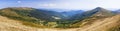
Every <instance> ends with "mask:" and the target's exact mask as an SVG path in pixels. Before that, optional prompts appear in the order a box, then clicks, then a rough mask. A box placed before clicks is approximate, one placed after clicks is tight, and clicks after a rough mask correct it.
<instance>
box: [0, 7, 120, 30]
mask: <svg viewBox="0 0 120 31" xmlns="http://www.w3.org/2000/svg"><path fill="white" fill-rule="evenodd" d="M119 13H120V12H119V10H118V11H110V10H107V9H104V8H102V7H97V8H95V9H92V10H88V11H84V10H75V11H74V10H73V11H66V12H56V11H50V10H44V9H35V8H29V7H9V8H3V9H0V16H2V17H6V18H8V19H12V20H18V21H20V22H21V23H22V25H25V26H31V27H37V28H38V27H39V28H62V29H63V28H64V29H67V28H83V27H85V26H88V27H87V28H86V29H83V30H84V31H86V30H87V29H88V30H89V27H92V26H93V27H96V26H98V25H100V24H103V25H104V23H105V24H106V22H107V21H108V22H110V21H112V20H113V21H112V22H111V23H113V24H117V23H115V22H114V21H118V23H119V18H120V17H119ZM2 17H1V18H2ZM117 17H118V18H117ZM109 19H111V20H109ZM114 19H116V20H114ZM0 20H1V19H0ZM98 21H99V22H98ZM96 22H98V25H97V24H96ZM92 24H94V25H96V26H94V25H92ZM90 25H91V26H90ZM0 26H2V25H0ZM104 26H108V25H104ZM98 27H99V26H98ZM102 27H103V26H102ZM102 27H100V28H102ZM0 28H1V27H0ZM119 28H120V27H119V24H117V25H116V26H115V27H114V26H112V25H110V27H109V28H106V30H109V29H111V30H113V31H115V30H118V31H120V29H119ZM0 30H1V29H0ZM96 30H102V29H96Z"/></svg>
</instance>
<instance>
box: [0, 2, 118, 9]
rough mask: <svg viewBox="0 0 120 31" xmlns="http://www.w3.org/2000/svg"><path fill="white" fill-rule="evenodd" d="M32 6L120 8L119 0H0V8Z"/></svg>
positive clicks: (49, 7) (51, 7) (50, 7)
mask: <svg viewBox="0 0 120 31" xmlns="http://www.w3.org/2000/svg"><path fill="white" fill-rule="evenodd" d="M6 7H32V8H48V9H54V8H57V9H93V8H96V7H102V8H106V9H120V0H0V8H6Z"/></svg>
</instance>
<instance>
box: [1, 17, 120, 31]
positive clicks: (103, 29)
mask: <svg viewBox="0 0 120 31" xmlns="http://www.w3.org/2000/svg"><path fill="white" fill-rule="evenodd" d="M119 18H120V15H116V16H113V17H109V18H105V19H99V20H96V21H95V22H93V23H92V24H91V25H86V26H83V27H80V28H72V29H52V28H51V29H47V28H44V29H43V28H36V27H30V26H25V25H23V24H22V23H23V22H21V21H17V20H13V19H9V18H7V17H4V16H0V31H48V30H49V31H108V30H111V29H110V28H115V27H117V26H118V25H119V24H120V21H119ZM112 30H113V31H115V29H112ZM118 31H119V30H118Z"/></svg>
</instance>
